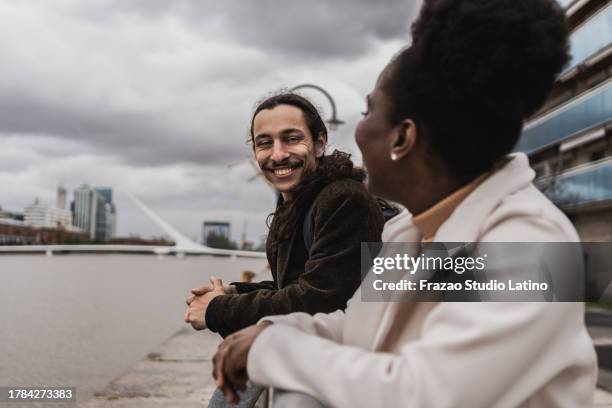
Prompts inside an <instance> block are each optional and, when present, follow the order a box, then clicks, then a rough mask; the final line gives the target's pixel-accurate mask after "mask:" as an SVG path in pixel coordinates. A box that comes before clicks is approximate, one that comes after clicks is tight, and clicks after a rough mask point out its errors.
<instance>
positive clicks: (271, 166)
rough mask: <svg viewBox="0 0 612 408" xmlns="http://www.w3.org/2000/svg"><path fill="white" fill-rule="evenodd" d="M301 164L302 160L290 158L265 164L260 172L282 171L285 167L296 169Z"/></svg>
mask: <svg viewBox="0 0 612 408" xmlns="http://www.w3.org/2000/svg"><path fill="white" fill-rule="evenodd" d="M301 164H302V160H299V159H291V158H290V159H287V160H284V161H282V162H279V163H266V164H264V165H263V167H262V170H269V171H274V170H276V169H282V168H285V167H298V166H300V165H301Z"/></svg>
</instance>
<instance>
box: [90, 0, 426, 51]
mask: <svg viewBox="0 0 612 408" xmlns="http://www.w3.org/2000/svg"><path fill="white" fill-rule="evenodd" d="M419 5H420V0H382V1H375V2H374V1H371V0H336V1H328V0H311V1H302V0H287V1H282V2H281V1H278V0H259V1H244V0H225V1H211V0H209V1H201V0H178V1H172V2H168V1H163V0H135V1H129V2H126V1H123V0H113V1H109V2H108V3H106V4H104V3H102V4H101V5H98V8H97V9H92V8H90V7H86V6H82V7H81V8H82V9H83V13H87V14H88V15H90V16H96V18H98V19H100V20H101V21H106V20H107V19H108V18H109V16H121V15H122V14H124V13H127V14H130V13H135V14H138V15H140V16H141V17H144V18H160V17H162V16H164V15H168V14H170V15H175V16H179V17H180V18H184V19H185V21H186V22H189V23H190V24H191V25H193V26H194V27H201V26H203V25H206V24H219V23H222V24H223V25H224V26H225V27H226V31H227V33H228V34H229V35H230V36H232V37H234V38H235V40H236V41H239V42H241V43H244V44H249V45H250V46H252V47H254V48H257V49H261V50H266V51H270V52H276V53H282V54H284V55H294V56H302V57H303V56H306V57H324V58H349V57H353V56H355V55H358V54H363V53H364V52H366V51H367V50H368V49H369V48H370V47H371V45H372V43H373V42H374V41H375V40H383V41H384V40H389V39H406V40H407V39H408V38H409V29H408V28H409V24H410V22H411V20H412V19H413V18H414V16H415V13H416V10H417V8H418V6H419Z"/></svg>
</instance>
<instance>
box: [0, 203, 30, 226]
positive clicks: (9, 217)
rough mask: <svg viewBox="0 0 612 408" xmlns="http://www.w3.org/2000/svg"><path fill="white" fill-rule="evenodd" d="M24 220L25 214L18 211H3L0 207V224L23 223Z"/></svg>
mask: <svg viewBox="0 0 612 408" xmlns="http://www.w3.org/2000/svg"><path fill="white" fill-rule="evenodd" d="M24 220H25V214H24V213H22V212H19V211H9V210H4V209H3V208H2V207H1V206H0V223H3V222H4V223H7V222H8V221H10V222H11V223H23V222H24Z"/></svg>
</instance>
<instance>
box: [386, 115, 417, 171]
mask: <svg viewBox="0 0 612 408" xmlns="http://www.w3.org/2000/svg"><path fill="white" fill-rule="evenodd" d="M416 140H417V127H416V124H415V123H414V121H413V120H412V119H404V120H403V121H402V122H401V123H400V124H399V125H397V126H396V130H395V131H394V133H393V135H392V137H391V141H390V143H391V146H390V149H389V150H390V151H391V160H393V161H400V160H402V159H403V158H404V157H406V156H407V155H408V154H409V153H410V152H411V151H412V150H413V149H414V146H415V145H416Z"/></svg>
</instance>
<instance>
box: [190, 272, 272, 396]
mask: <svg viewBox="0 0 612 408" xmlns="http://www.w3.org/2000/svg"><path fill="white" fill-rule="evenodd" d="M235 293H237V291H236V287H235V286H233V285H224V284H223V282H222V281H221V279H219V278H217V277H214V276H213V277H211V278H210V284H206V285H203V286H200V287H198V288H193V289H192V290H191V295H190V296H189V297H188V298H187V300H186V302H187V306H188V307H187V311H186V312H185V323H190V324H191V326H192V327H193V328H194V329H196V330H204V329H206V328H207V327H206V309H207V308H208V305H209V304H210V302H211V301H212V300H213V299H214V298H215V297H217V296H221V295H227V294H235ZM270 324H271V323H270V322H262V323H259V324H257V325H252V326H249V327H247V328H245V329H243V330H240V331H237V332H236V333H234V334H231V335H229V336H227V337H226V338H225V339H224V340H223V342H222V343H221V344H219V348H218V349H217V352H216V353H215V356H214V357H213V373H212V374H213V377H214V378H215V381H216V384H217V387H218V388H220V389H221V390H222V391H223V393H224V394H225V398H226V399H227V401H228V402H230V403H232V404H237V403H238V402H239V401H240V397H239V395H238V391H244V390H245V389H246V384H247V380H248V376H247V371H246V365H247V357H248V354H249V350H250V349H251V346H252V345H253V342H254V341H255V339H256V338H257V336H258V335H259V333H261V332H262V331H263V330H264V329H265V328H266V327H267V326H269V325H270Z"/></svg>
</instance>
